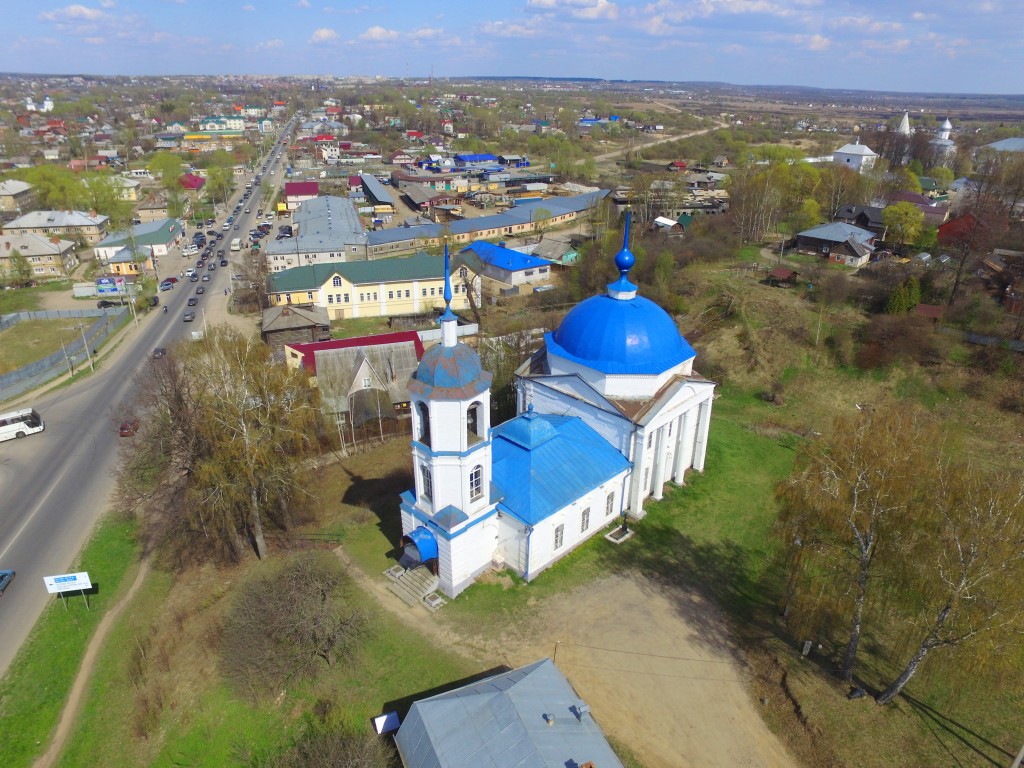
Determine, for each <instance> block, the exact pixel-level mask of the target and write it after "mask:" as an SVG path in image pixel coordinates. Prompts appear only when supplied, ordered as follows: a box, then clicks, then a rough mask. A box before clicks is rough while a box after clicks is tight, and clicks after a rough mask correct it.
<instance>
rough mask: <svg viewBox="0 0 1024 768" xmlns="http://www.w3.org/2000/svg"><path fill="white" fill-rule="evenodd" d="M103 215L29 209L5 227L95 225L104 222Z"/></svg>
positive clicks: (28, 227)
mask: <svg viewBox="0 0 1024 768" xmlns="http://www.w3.org/2000/svg"><path fill="white" fill-rule="evenodd" d="M106 220H107V217H106V216H103V215H97V216H90V215H89V214H88V213H84V212H83V211H30V212H29V213H26V214H25V215H23V216H19V217H18V218H16V219H14V220H13V221H9V222H8V223H7V224H6V225H5V227H6V228H7V229H22V228H24V229H38V228H40V227H47V228H50V227H97V226H102V225H103V224H104V222H106Z"/></svg>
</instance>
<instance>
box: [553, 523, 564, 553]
mask: <svg viewBox="0 0 1024 768" xmlns="http://www.w3.org/2000/svg"><path fill="white" fill-rule="evenodd" d="M564 540H565V526H564V525H559V526H557V527H556V528H555V549H561V548H562V542H563V541H564Z"/></svg>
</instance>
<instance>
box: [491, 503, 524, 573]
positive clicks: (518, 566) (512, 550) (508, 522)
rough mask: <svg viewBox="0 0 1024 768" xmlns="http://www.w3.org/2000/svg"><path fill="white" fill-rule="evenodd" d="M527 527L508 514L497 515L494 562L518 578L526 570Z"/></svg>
mask: <svg viewBox="0 0 1024 768" xmlns="http://www.w3.org/2000/svg"><path fill="white" fill-rule="evenodd" d="M528 534H529V531H528V529H527V526H526V525H524V524H523V523H521V522H520V521H518V520H516V519H515V518H514V517H512V516H511V515H508V514H503V513H499V514H498V542H497V545H496V547H495V550H494V557H493V559H494V561H495V562H497V563H500V564H503V565H504V566H505V567H507V568H511V569H512V570H513V571H515V572H516V573H518V574H519V575H520V576H522V575H523V572H524V571H525V570H526V546H527V539H528Z"/></svg>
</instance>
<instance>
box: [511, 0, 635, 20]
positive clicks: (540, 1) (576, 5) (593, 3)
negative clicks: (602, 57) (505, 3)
mask: <svg viewBox="0 0 1024 768" xmlns="http://www.w3.org/2000/svg"><path fill="white" fill-rule="evenodd" d="M526 5H527V7H530V8H541V9H544V10H545V11H561V12H564V13H566V14H568V15H569V16H571V17H572V18H574V19H586V20H594V19H617V18H618V17H619V6H618V5H616V4H615V3H613V2H610V0H527V2H526Z"/></svg>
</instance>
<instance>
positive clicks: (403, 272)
mask: <svg viewBox="0 0 1024 768" xmlns="http://www.w3.org/2000/svg"><path fill="white" fill-rule="evenodd" d="M267 293H268V296H269V298H270V303H271V305H272V306H280V305H286V304H297V305H299V304H311V305H313V306H317V307H323V308H325V309H326V310H327V314H328V315H329V316H330V318H331V319H332V320H341V319H346V318H351V317H395V316H401V315H417V314H420V313H423V312H429V311H431V310H432V309H434V308H442V307H444V257H443V256H431V255H429V254H426V253H422V252H421V253H417V254H416V255H414V256H407V257H404V258H394V259H380V260H378V261H351V262H333V263H329V264H313V265H310V266H306V267H294V268H292V269H286V270H283V271H281V272H276V273H274V274H272V275H270V277H269V278H268V285H267ZM471 294H472V297H471ZM471 298H472V301H473V302H477V303H478V302H479V301H480V277H479V275H478V274H477V273H476V272H475V271H473V270H471V269H470V268H469V267H468V266H467V265H466V264H465V263H463V262H462V261H459V260H455V259H453V271H452V303H451V306H452V309H455V310H458V309H469V308H470V307H471Z"/></svg>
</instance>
